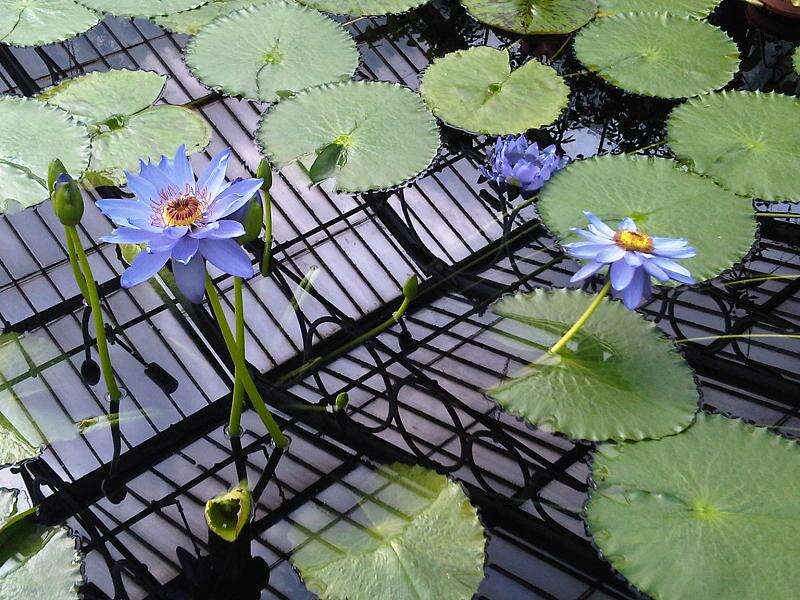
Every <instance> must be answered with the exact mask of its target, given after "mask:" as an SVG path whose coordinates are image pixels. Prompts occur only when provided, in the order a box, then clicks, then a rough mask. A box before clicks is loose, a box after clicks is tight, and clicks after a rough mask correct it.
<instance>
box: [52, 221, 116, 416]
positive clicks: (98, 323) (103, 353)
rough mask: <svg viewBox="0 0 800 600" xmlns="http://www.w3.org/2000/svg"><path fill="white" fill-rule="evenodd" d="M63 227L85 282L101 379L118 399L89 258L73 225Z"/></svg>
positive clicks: (110, 394) (109, 391)
mask: <svg viewBox="0 0 800 600" xmlns="http://www.w3.org/2000/svg"><path fill="white" fill-rule="evenodd" d="M65 229H66V230H67V236H68V237H71V238H72V248H73V250H74V251H75V254H76V255H77V257H78V262H79V263H80V268H81V269H80V270H81V272H82V276H83V279H84V282H85V284H86V296H87V300H88V301H89V306H90V307H91V308H92V319H93V320H94V334H95V338H96V339H97V351H98V353H99V354H100V368H101V369H102V372H103V379H104V380H105V382H106V389H107V390H108V395H109V397H110V398H111V400H112V401H113V400H119V399H120V398H121V397H122V392H120V391H119V387H118V386H117V380H116V378H115V377H114V369H113V368H112V367H111V357H110V356H109V354H108V342H107V341H106V329H105V324H104V323H103V311H102V308H101V306H100V296H99V295H98V293H97V285H96V284H95V282H94V275H92V267H91V266H90V265H89V259H88V258H86V252H84V251H83V246H82V245H81V241H80V238H79V237H78V231H77V230H76V229H75V226H74V225H67V226H65Z"/></svg>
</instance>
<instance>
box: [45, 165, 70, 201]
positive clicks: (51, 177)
mask: <svg viewBox="0 0 800 600" xmlns="http://www.w3.org/2000/svg"><path fill="white" fill-rule="evenodd" d="M66 172H67V169H66V167H64V163H62V162H61V161H60V160H58V159H57V158H56V159H55V160H53V161H52V162H51V163H50V166H49V167H48V168H47V190H48V192H50V197H51V198H52V197H53V189H54V188H55V186H56V180H57V179H58V178H59V176H61V175H63V174H64V173H66Z"/></svg>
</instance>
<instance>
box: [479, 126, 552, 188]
mask: <svg viewBox="0 0 800 600" xmlns="http://www.w3.org/2000/svg"><path fill="white" fill-rule="evenodd" d="M567 162H568V159H567V158H562V157H559V156H557V155H556V153H555V146H548V147H547V148H546V149H545V150H540V149H539V145H538V144H537V143H536V142H534V143H529V142H528V140H527V138H526V137H525V136H524V135H519V136H516V137H515V136H507V137H505V138H497V140H496V141H495V144H494V146H493V147H492V149H491V150H489V152H488V156H487V164H486V166H485V167H482V168H481V173H482V174H483V176H484V177H486V179H488V180H490V181H494V182H495V183H496V184H498V185H499V186H501V187H503V186H507V187H513V188H519V190H520V191H522V192H523V195H527V196H530V195H532V194H533V192H535V191H537V190H539V189H540V188H541V187H542V185H544V182H545V181H547V180H548V179H550V177H551V176H552V174H553V173H554V172H555V171H558V170H559V169H562V168H564V166H565V165H566V164H567Z"/></svg>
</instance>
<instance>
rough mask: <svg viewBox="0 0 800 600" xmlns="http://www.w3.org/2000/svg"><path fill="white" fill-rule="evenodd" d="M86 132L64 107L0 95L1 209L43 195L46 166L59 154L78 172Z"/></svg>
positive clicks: (86, 152) (35, 201) (36, 200)
mask: <svg viewBox="0 0 800 600" xmlns="http://www.w3.org/2000/svg"><path fill="white" fill-rule="evenodd" d="M89 147H90V141H89V133H88V131H87V130H86V128H85V127H84V126H83V125H81V124H80V123H78V122H77V121H76V120H75V119H74V118H73V117H71V116H70V115H68V114H67V113H66V112H64V111H63V110H60V109H57V108H53V107H50V106H46V105H45V104H42V103H41V102H37V101H36V100H31V99H28V98H18V97H14V96H4V97H2V98H0V212H4V211H6V210H12V211H13V210H18V209H19V208H20V207H28V206H33V205H35V204H38V203H40V202H43V201H45V200H47V199H48V196H49V194H48V192H47V187H46V185H47V184H46V181H47V168H48V166H49V164H50V161H52V160H53V158H56V157H58V158H60V159H61V161H62V162H63V163H64V166H65V167H66V169H67V171H68V172H69V173H70V174H71V175H73V176H75V177H78V176H79V175H80V174H81V173H83V171H84V170H85V169H86V166H87V165H88V163H89Z"/></svg>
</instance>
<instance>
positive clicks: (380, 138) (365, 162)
mask: <svg viewBox="0 0 800 600" xmlns="http://www.w3.org/2000/svg"><path fill="white" fill-rule="evenodd" d="M258 140H259V141H260V143H261V145H262V147H263V148H264V152H265V153H266V155H267V157H268V158H269V159H270V161H271V162H272V163H274V164H277V165H280V166H284V165H287V164H289V163H291V162H294V161H297V160H301V159H309V158H312V157H313V158H316V155H317V152H318V151H320V150H321V149H322V148H324V147H325V146H327V145H328V144H331V143H333V142H336V141H339V142H340V143H342V144H343V145H344V146H346V147H347V162H346V163H345V165H344V166H342V167H341V169H339V171H338V173H337V176H336V181H337V187H338V189H339V190H342V191H346V192H364V191H367V190H374V189H379V188H389V187H393V186H396V185H399V184H401V183H402V182H403V181H405V180H406V179H409V178H411V177H414V176H415V175H417V174H418V173H420V172H421V171H423V170H425V169H426V168H427V167H428V166H429V165H430V164H431V162H432V161H433V159H434V157H435V156H436V152H437V149H438V146H439V132H438V129H437V128H436V121H435V119H434V118H433V115H431V113H430V112H428V109H427V108H425V104H424V103H423V102H422V100H421V99H420V97H419V96H418V95H417V94H415V93H414V92H412V91H411V90H409V89H408V88H404V87H401V86H399V85H395V84H391V83H384V82H380V83H370V82H348V83H337V84H332V85H326V86H321V87H317V88H313V89H310V90H307V91H305V92H302V93H300V94H298V95H297V96H295V97H293V98H290V99H288V100H284V101H282V102H279V103H278V104H277V105H275V106H274V108H272V110H270V112H268V113H267V114H266V115H265V116H264V120H263V121H262V123H261V127H260V128H259V131H258Z"/></svg>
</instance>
